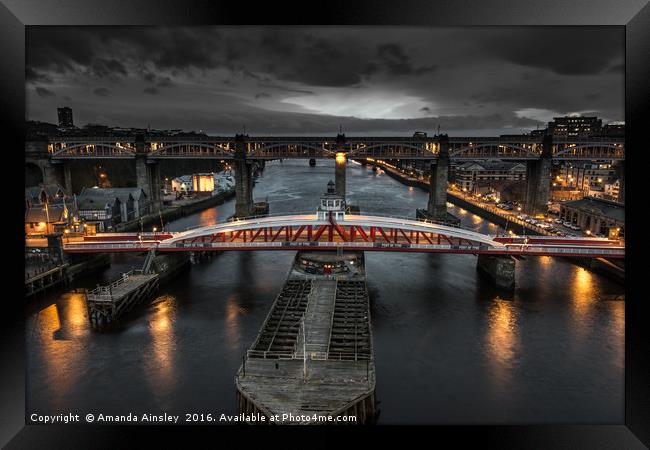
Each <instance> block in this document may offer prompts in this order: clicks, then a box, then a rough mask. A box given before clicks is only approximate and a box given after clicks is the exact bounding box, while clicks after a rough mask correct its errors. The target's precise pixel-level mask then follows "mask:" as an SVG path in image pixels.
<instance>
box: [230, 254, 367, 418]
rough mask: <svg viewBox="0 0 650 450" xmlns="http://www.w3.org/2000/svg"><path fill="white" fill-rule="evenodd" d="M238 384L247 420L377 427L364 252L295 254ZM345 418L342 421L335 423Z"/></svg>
mask: <svg viewBox="0 0 650 450" xmlns="http://www.w3.org/2000/svg"><path fill="white" fill-rule="evenodd" d="M306 267H309V271H307V272H306V271H305V270H304V269H305V268H306ZM315 267H320V268H321V271H320V272H319V271H317V270H316V269H315ZM333 268H334V272H332V269H333ZM235 383H236V386H237V402H238V409H239V413H240V414H244V415H245V416H244V417H245V418H246V417H247V416H248V415H251V416H256V417H257V416H262V415H263V416H265V417H266V419H267V421H266V423H278V424H370V423H374V422H375V420H376V417H377V406H376V401H375V365H374V357H373V349H372V335H371V329H370V311H369V297H368V290H367V287H366V281H365V269H364V264H363V253H361V252H355V253H344V254H342V255H336V254H335V253H331V252H330V253H323V254H314V253H310V254H301V253H298V255H297V256H296V261H295V263H294V266H293V268H292V271H291V273H290V274H289V276H288V278H287V280H286V282H285V285H284V287H283V289H282V291H281V292H280V294H279V295H278V296H277V298H276V299H275V301H274V303H273V306H272V308H271V310H270V311H269V314H268V315H267V317H266V320H265V321H264V324H263V326H262V328H261V330H260V332H259V335H258V336H257V339H256V340H255V342H254V343H253V345H252V346H251V348H250V349H249V350H248V351H247V353H246V356H245V359H244V363H243V364H242V366H241V367H240V369H239V371H238V372H237V375H236V377H235ZM343 416H346V419H347V420H345V421H336V418H337V417H343ZM350 417H354V420H351V419H350ZM246 420H248V419H246ZM249 422H250V423H260V421H259V420H255V419H252V420H249Z"/></svg>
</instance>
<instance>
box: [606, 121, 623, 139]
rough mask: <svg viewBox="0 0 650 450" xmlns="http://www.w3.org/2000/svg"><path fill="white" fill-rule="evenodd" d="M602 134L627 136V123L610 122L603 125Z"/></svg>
mask: <svg viewBox="0 0 650 450" xmlns="http://www.w3.org/2000/svg"><path fill="white" fill-rule="evenodd" d="M602 135H603V136H606V137H625V124H624V123H609V124H607V125H605V126H603V132H602Z"/></svg>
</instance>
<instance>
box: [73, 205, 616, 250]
mask: <svg viewBox="0 0 650 450" xmlns="http://www.w3.org/2000/svg"><path fill="white" fill-rule="evenodd" d="M63 249H64V251H65V252H68V253H111V252H145V251H149V250H151V249H155V250H156V252H188V251H232V250H236V251H260V250H264V251H267V250H300V251H309V250H314V251H323V250H338V249H341V250H358V251H397V252H420V253H458V254H475V255H504V256H505V255H510V256H514V257H518V256H565V257H589V258H624V257H625V246H624V243H623V242H622V241H618V240H611V239H605V238H593V237H585V238H582V237H565V238H561V237H547V236H528V237H524V236H492V235H486V234H482V233H478V232H476V231H473V230H469V229H465V228H458V227H451V226H446V225H442V224H437V223H431V222H425V221H421V220H415V219H404V218H397V217H382V216H371V215H353V214H346V215H345V218H344V219H342V220H339V221H334V220H332V219H330V220H319V219H318V217H317V215H316V214H299V215H282V216H270V217H262V218H249V219H244V220H234V221H228V222H223V223H219V224H216V225H210V226H202V227H197V228H193V229H189V230H186V231H181V232H159V233H104V234H97V235H95V236H86V237H85V238H84V240H83V241H80V242H69V243H64V244H63Z"/></svg>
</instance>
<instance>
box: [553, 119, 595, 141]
mask: <svg viewBox="0 0 650 450" xmlns="http://www.w3.org/2000/svg"><path fill="white" fill-rule="evenodd" d="M602 126H603V121H602V120H601V119H599V118H597V117H582V116H565V117H554V118H553V122H549V123H548V131H549V133H550V134H551V135H552V136H553V137H554V138H559V139H562V138H567V139H574V138H586V137H591V136H598V135H600V133H601V129H602Z"/></svg>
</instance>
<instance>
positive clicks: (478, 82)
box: [25, 27, 624, 133]
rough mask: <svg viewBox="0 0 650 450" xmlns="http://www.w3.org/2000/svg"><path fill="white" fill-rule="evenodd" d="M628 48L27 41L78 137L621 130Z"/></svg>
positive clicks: (188, 32) (306, 31)
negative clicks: (157, 132)
mask: <svg viewBox="0 0 650 450" xmlns="http://www.w3.org/2000/svg"><path fill="white" fill-rule="evenodd" d="M623 37H624V36H623V33H622V32H621V31H620V30H616V29H613V28H598V29H596V28H574V29H568V28H556V27H554V28H543V27H540V28H503V29H498V28H485V29H483V28H467V29H456V28H400V27H368V28H364V27H194V28H184V27H172V28H169V27H77V28H75V27H36V28H28V29H27V33H26V71H25V77H26V81H27V82H28V83H29V84H30V85H38V87H39V88H41V89H45V88H44V87H43V86H42V85H45V86H47V88H48V89H47V90H48V91H49V92H51V93H54V92H56V95H58V96H59V97H63V96H66V97H69V98H74V99H75V105H74V108H75V119H76V120H75V121H77V122H79V123H83V121H84V120H87V121H93V122H96V121H98V118H99V117H102V118H103V119H106V120H110V121H111V122H112V123H107V124H108V125H111V124H118V123H119V124H120V125H121V126H130V125H132V124H133V123H131V122H134V121H135V122H138V120H139V119H138V117H147V120H146V122H145V123H144V125H146V123H148V122H151V125H152V126H154V127H161V128H162V127H169V128H179V127H181V125H180V124H181V123H182V124H183V125H182V126H183V127H185V128H187V129H204V130H213V131H233V130H239V129H240V128H241V124H242V123H247V124H249V125H247V129H249V128H250V129H251V130H253V129H255V130H256V132H258V133H265V132H280V131H278V130H283V132H294V133H300V132H304V133H309V132H317V131H318V132H325V130H334V131H336V130H337V129H338V125H339V123H343V124H344V127H346V128H347V127H349V128H350V129H351V130H365V131H366V132H370V131H373V132H380V131H381V130H384V131H385V130H392V131H393V132H397V131H400V130H402V131H401V132H409V130H410V131H413V129H424V130H435V129H436V127H437V123H438V121H441V122H446V123H447V124H448V125H443V124H441V126H448V127H449V129H457V130H462V129H471V130H481V129H483V130H492V129H510V128H512V127H523V128H525V127H529V126H533V127H534V126H537V125H539V124H542V123H543V120H542V119H540V118H541V117H544V118H545V117H550V116H552V115H557V114H567V113H570V112H576V111H580V112H583V111H594V112H596V114H598V115H599V116H601V117H603V118H606V119H609V120H622V119H623V118H624V117H623V93H622V87H623V69H624V66H623V64H622V61H623ZM27 92H28V94H29V95H28V106H29V108H28V111H29V114H30V116H34V118H38V119H41V120H52V119H50V117H52V115H53V114H55V111H53V110H52V100H48V101H47V102H46V101H45V100H43V99H44V97H47V96H48V95H47V94H44V95H43V93H42V91H41V92H38V91H37V90H36V87H35V88H34V89H32V90H28V91H27ZM88 92H93V93H94V94H95V96H88V95H87V94H88ZM163 92H164V94H165V95H162V93H163ZM31 93H33V95H32V94H31ZM134 93H135V94H134ZM97 96H99V97H104V99H102V100H101V101H99V99H98V98H97ZM139 96H140V97H139ZM50 97H51V95H50ZM161 102H164V103H161ZM136 112H137V114H139V115H134V114H136ZM192 121H195V122H196V125H193V124H192V123H193V122H192ZM177 122H178V123H177ZM138 123H139V124H140V125H142V123H140V122H138ZM346 124H347V125H346Z"/></svg>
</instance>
